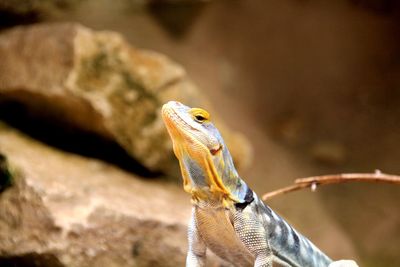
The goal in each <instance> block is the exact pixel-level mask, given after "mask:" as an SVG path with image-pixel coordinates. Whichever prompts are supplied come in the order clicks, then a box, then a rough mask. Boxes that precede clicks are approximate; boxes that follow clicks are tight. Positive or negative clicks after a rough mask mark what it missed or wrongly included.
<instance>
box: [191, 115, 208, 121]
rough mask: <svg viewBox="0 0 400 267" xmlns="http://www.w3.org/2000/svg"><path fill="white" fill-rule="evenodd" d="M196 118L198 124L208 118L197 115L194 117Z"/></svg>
mask: <svg viewBox="0 0 400 267" xmlns="http://www.w3.org/2000/svg"><path fill="white" fill-rule="evenodd" d="M194 118H195V119H196V121H198V122H203V121H205V120H206V118H204V117H203V116H202V115H196V116H194Z"/></svg>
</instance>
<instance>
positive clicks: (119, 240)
mask: <svg viewBox="0 0 400 267" xmlns="http://www.w3.org/2000/svg"><path fill="white" fill-rule="evenodd" d="M0 150H1V151H0V152H1V153H2V154H3V155H5V156H6V157H7V159H8V161H9V165H10V166H11V168H12V170H11V173H13V175H12V177H13V185H12V186H11V187H8V188H7V189H6V190H4V192H3V193H1V194H0V254H1V257H0V265H1V266H4V265H6V266H8V265H7V263H12V264H18V263H19V264H21V265H23V263H24V262H28V263H29V264H32V262H35V264H36V265H23V266H171V267H173V266H174V267H175V266H183V265H184V260H185V254H186V222H187V220H188V216H189V214H190V204H189V203H190V202H189V199H188V196H187V195H186V194H184V193H183V190H181V189H180V188H178V187H177V186H175V185H173V184H169V183H166V182H162V181H145V180H141V179H139V178H138V177H135V175H132V174H129V173H126V172H124V171H121V170H119V169H117V168H116V167H114V166H111V165H109V164H106V163H103V162H101V161H97V160H93V159H88V158H84V157H81V156H78V155H74V154H70V153H66V152H61V151H58V150H56V149H54V148H51V147H48V146H46V145H44V144H42V143H39V142H37V141H35V140H33V139H31V138H29V137H27V136H25V135H23V134H21V133H19V132H17V131H15V130H12V129H10V128H8V127H7V126H4V125H1V126H0ZM50 166H51V167H50ZM213 262H214V264H217V263H216V261H215V260H214V261H213ZM12 266H15V265H12ZM18 266H19V265H18ZM215 266H217V265H215Z"/></svg>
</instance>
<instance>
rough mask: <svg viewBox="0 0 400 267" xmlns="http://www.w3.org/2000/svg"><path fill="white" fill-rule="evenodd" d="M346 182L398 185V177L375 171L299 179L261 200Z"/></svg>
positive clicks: (265, 195)
mask: <svg viewBox="0 0 400 267" xmlns="http://www.w3.org/2000/svg"><path fill="white" fill-rule="evenodd" d="M347 182H372V183H390V184H399V185H400V176H397V175H390V174H384V173H381V172H380V171H378V170H377V171H376V172H375V173H343V174H333V175H322V176H313V177H307V178H300V179H296V180H295V182H294V184H293V185H290V186H287V187H284V188H281V189H278V190H275V191H272V192H269V193H266V194H264V195H263V196H262V199H263V200H264V201H265V200H267V199H270V198H273V197H275V196H278V195H282V194H286V193H289V192H293V191H297V190H300V189H302V188H306V187H311V189H312V191H315V189H316V188H317V186H318V185H327V184H339V183H347Z"/></svg>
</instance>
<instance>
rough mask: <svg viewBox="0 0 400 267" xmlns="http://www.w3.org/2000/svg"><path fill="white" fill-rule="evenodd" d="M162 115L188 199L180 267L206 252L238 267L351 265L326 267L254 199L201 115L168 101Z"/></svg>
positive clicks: (308, 245)
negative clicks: (189, 206) (183, 258)
mask: <svg viewBox="0 0 400 267" xmlns="http://www.w3.org/2000/svg"><path fill="white" fill-rule="evenodd" d="M162 116H163V120H164V123H165V125H166V127H167V130H168V132H169V135H170V137H171V139H172V142H173V149H174V153H175V155H176V157H177V158H178V160H179V164H180V168H181V172H182V177H183V187H184V190H185V191H186V192H188V193H190V194H191V196H192V203H193V209H192V217H191V220H190V223H189V230H188V239H189V251H188V254H187V259H186V266H190V267H194V266H205V261H206V249H207V248H209V249H211V250H212V251H213V252H214V253H215V254H217V255H218V256H219V257H221V258H222V259H224V260H226V261H228V262H230V263H232V264H233V265H234V266H238V267H247V266H256V267H267V266H294V267H306V266H310V267H317V266H318V267H324V266H329V267H333V266H335V267H339V266H343V267H344V266H357V265H356V264H355V263H354V264H353V262H350V261H338V262H334V263H332V260H331V259H329V258H328V257H327V256H326V255H325V254H324V253H323V252H321V251H320V250H319V249H318V248H317V247H315V246H314V245H313V244H312V243H311V242H310V241H309V240H308V239H307V238H305V237H304V236H302V235H300V234H299V233H298V232H297V231H296V230H294V229H293V228H292V227H291V226H290V225H289V224H288V223H287V222H285V220H283V219H282V218H281V217H280V216H279V215H277V214H276V213H275V212H273V211H272V210H271V209H270V208H269V207H268V206H266V205H265V204H264V203H263V202H262V201H261V200H260V199H259V198H258V197H257V195H256V194H255V193H254V192H253V191H252V190H251V189H250V188H249V187H248V186H247V185H246V183H245V182H244V181H243V180H242V179H241V178H240V177H239V175H238V173H237V171H236V169H235V167H234V165H233V161H232V158H231V155H230V153H229V151H228V148H227V147H226V145H225V143H224V140H223V139H222V137H221V135H220V133H219V131H218V130H217V129H216V128H215V127H214V125H213V124H212V123H211V122H210V116H209V114H208V113H207V111H205V110H202V109H199V108H189V107H187V106H185V105H183V104H181V103H179V102H173V101H171V102H168V103H167V104H165V105H164V106H163V108H162ZM349 262H350V263H349Z"/></svg>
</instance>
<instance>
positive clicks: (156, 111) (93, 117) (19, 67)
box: [0, 24, 250, 173]
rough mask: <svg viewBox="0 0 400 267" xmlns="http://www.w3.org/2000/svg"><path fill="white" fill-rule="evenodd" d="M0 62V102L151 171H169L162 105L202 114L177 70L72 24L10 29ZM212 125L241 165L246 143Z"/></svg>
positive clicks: (110, 36) (195, 93) (115, 38)
mask: <svg viewBox="0 0 400 267" xmlns="http://www.w3.org/2000/svg"><path fill="white" fill-rule="evenodd" d="M0 58H1V59H2V60H1V61H2V62H1V64H0V102H1V101H3V102H6V101H11V100H12V101H18V102H20V103H22V104H23V105H25V106H26V107H28V109H29V110H30V112H33V113H35V114H39V116H41V117H46V118H50V119H51V120H53V121H57V122H60V123H62V124H65V125H70V126H72V127H75V128H77V129H79V130H81V131H86V132H91V133H94V134H96V135H100V136H102V137H105V138H108V139H112V140H115V141H116V142H117V143H118V144H120V145H121V146H122V147H123V148H124V149H125V150H126V151H127V152H128V153H129V154H130V155H132V156H133V157H134V158H135V159H136V160H138V161H139V162H140V163H141V164H143V166H145V167H147V168H148V169H149V170H151V171H163V172H168V173H172V172H174V171H176V160H175V159H174V157H172V146H171V142H170V140H169V138H168V136H167V133H166V130H165V129H164V125H163V123H162V121H161V118H160V107H161V106H162V104H163V103H164V102H166V101H168V100H178V101H181V102H183V103H185V104H187V105H190V106H202V107H206V108H208V109H210V105H209V104H208V103H207V101H206V100H205V98H204V97H202V96H201V94H200V92H199V90H198V89H197V88H196V86H195V85H194V84H193V83H192V82H191V81H190V79H189V78H188V76H187V75H186V73H185V70H184V69H183V68H182V67H181V66H179V65H177V64H176V63H174V62H172V61H171V60H170V59H168V58H167V57H165V56H163V55H161V54H158V53H155V52H151V51H146V50H139V49H136V48H134V47H132V46H130V45H129V44H128V43H127V42H126V41H125V40H124V38H123V37H122V36H121V35H119V34H117V33H113V32H106V31H104V32H103V31H102V32H95V31H92V30H90V29H88V28H85V27H83V26H80V25H78V24H38V25H33V26H26V27H17V28H14V29H12V30H9V31H7V32H4V33H2V34H1V36H0ZM214 117H215V116H214ZM217 125H218V126H219V127H220V128H222V129H227V130H224V131H223V135H224V136H225V137H226V139H227V140H228V141H227V142H228V146H229V147H230V148H231V150H232V151H233V157H234V159H235V162H236V163H237V164H238V167H239V168H240V167H242V166H243V165H244V164H242V163H245V162H246V160H248V159H249V158H250V155H249V153H250V150H249V149H248V147H250V145H249V144H248V142H246V140H245V139H244V138H243V137H242V136H240V135H238V134H237V133H232V132H231V131H230V130H229V129H228V128H227V127H226V126H225V125H223V123H221V122H220V121H218V120H217ZM172 166H174V167H172Z"/></svg>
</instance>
